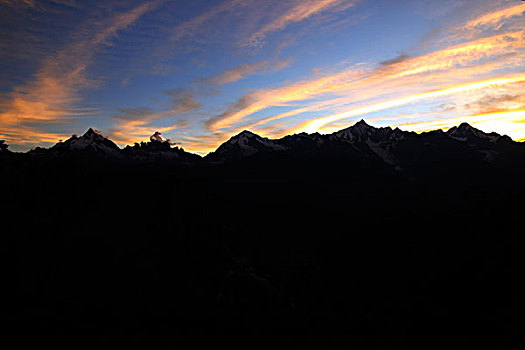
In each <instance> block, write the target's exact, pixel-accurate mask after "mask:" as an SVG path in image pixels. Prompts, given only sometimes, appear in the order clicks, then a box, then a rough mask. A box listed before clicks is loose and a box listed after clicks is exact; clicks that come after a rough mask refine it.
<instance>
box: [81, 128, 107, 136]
mask: <svg viewBox="0 0 525 350" xmlns="http://www.w3.org/2000/svg"><path fill="white" fill-rule="evenodd" d="M95 135H96V136H102V133H101V132H100V131H98V130H97V129H93V128H89V129H88V131H86V133H85V134H84V135H82V137H86V136H95ZM102 137H103V136H102Z"/></svg>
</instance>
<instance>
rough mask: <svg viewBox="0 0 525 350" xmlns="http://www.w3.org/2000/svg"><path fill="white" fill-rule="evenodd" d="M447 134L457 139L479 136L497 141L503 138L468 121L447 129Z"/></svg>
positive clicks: (462, 139)
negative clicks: (485, 131) (488, 132)
mask: <svg viewBox="0 0 525 350" xmlns="http://www.w3.org/2000/svg"><path fill="white" fill-rule="evenodd" d="M447 134H448V135H449V136H450V137H452V138H453V139H455V140H458V141H466V140H467V139H468V137H472V136H474V137H477V138H480V139H487V140H489V141H490V142H496V141H497V140H498V139H500V138H501V135H499V134H497V133H494V132H493V133H490V134H486V133H484V132H483V131H481V130H479V129H476V128H474V127H472V126H471V125H470V124H468V123H461V124H460V125H459V126H454V127H452V128H450V129H449V130H448V131H447Z"/></svg>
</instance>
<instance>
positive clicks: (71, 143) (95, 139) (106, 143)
mask: <svg viewBox="0 0 525 350" xmlns="http://www.w3.org/2000/svg"><path fill="white" fill-rule="evenodd" d="M51 149H61V150H70V151H74V150H90V151H95V152H98V153H100V152H102V153H109V152H112V153H114V152H119V151H120V148H119V147H118V146H117V145H116V144H115V143H114V142H113V141H111V140H109V139H108V138H106V137H104V136H102V133H101V132H100V131H98V130H96V129H93V128H89V129H88V131H86V133H85V134H84V135H82V136H81V137H78V135H76V134H75V135H72V136H71V137H70V138H69V139H67V140H66V141H64V142H59V143H57V144H56V145H55V146H53V147H52V148H51Z"/></svg>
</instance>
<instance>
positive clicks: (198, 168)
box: [0, 121, 525, 349]
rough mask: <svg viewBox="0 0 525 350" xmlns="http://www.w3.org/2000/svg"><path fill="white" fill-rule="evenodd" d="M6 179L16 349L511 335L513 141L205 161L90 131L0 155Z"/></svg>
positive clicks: (382, 132)
mask: <svg viewBox="0 0 525 350" xmlns="http://www.w3.org/2000/svg"><path fill="white" fill-rule="evenodd" d="M0 178H1V182H0V193H1V194H2V195H1V208H0V212H1V221H0V227H1V234H0V249H1V257H2V266H3V269H2V270H3V274H2V275H3V277H2V282H3V283H2V284H3V290H4V291H6V292H7V296H6V297H5V299H4V303H3V304H4V306H3V309H4V310H3V311H2V321H3V322H4V323H5V325H4V326H2V328H3V330H4V331H5V332H6V333H7V334H10V335H12V336H14V337H15V338H17V339H18V341H19V342H25V341H35V340H36V341H42V342H47V341H50V340H58V341H66V342H68V341H73V342H74V343H76V342H78V341H79V339H88V340H89V341H90V342H95V343H99V344H104V343H123V342H126V343H128V342H131V343H135V344H150V345H151V344H157V343H160V344H165V345H178V344H180V343H181V342H185V341H192V342H195V341H196V342H200V341H211V342H214V341H231V340H237V341H241V340H242V339H246V338H250V339H251V341H252V343H244V344H247V345H246V346H248V348H249V347H253V346H256V345H260V344H262V343H263V342H264V341H268V342H273V344H290V345H293V346H297V347H299V346H301V347H305V348H319V349H331V348H352V347H353V348H356V349H361V348H384V349H398V348H414V349H426V348H439V349H444V348H449V347H458V346H460V347H470V346H472V345H478V346H481V345H485V346H490V347H491V348H507V347H505V346H508V347H509V348H510V347H512V346H513V345H516V344H519V342H520V341H521V339H522V338H521V337H522V336H523V329H524V328H523V327H524V326H525V324H524V321H523V317H522V314H523V311H525V309H524V306H525V305H524V303H525V298H524V295H525V294H524V293H523V287H522V286H521V285H522V281H521V280H522V277H523V274H524V273H525V261H524V259H525V258H524V255H523V245H522V243H521V236H522V234H523V232H522V231H523V228H522V226H523V212H524V209H525V208H524V205H523V203H524V202H523V199H524V198H525V182H524V181H523V179H524V178H525V146H524V144H523V143H519V142H514V141H512V140H511V139H510V138H508V137H506V136H500V135H498V134H495V133H492V134H487V133H484V132H481V131H480V130H477V129H475V128H473V127H471V126H469V125H468V124H461V125H459V126H458V127H454V128H452V129H450V130H449V131H447V132H444V131H441V130H437V131H432V132H427V133H422V134H416V133H411V132H405V131H401V130H399V129H391V128H374V127H372V126H369V125H368V124H366V123H365V122H364V121H361V122H358V123H357V124H355V125H354V126H351V127H349V128H347V129H344V130H341V131H339V132H336V133H333V134H328V135H321V134H306V133H302V134H296V135H290V136H286V137H284V138H281V139H278V140H272V139H267V138H262V137H260V136H258V135H256V134H253V133H251V132H249V131H244V132H242V133H241V134H239V135H236V136H234V137H232V138H231V139H230V140H229V141H227V142H225V143H224V144H222V145H221V146H220V147H219V148H218V149H217V150H216V151H215V152H213V153H210V154H208V155H207V156H205V157H200V156H198V155H195V154H191V153H188V152H185V151H184V150H183V149H181V148H178V147H172V146H170V144H169V143H168V142H163V141H162V140H161V141H159V140H157V139H154V138H152V141H151V142H147V143H142V144H136V145H135V146H128V147H126V148H124V149H120V148H119V147H117V146H116V145H115V144H114V143H113V142H112V141H110V140H109V139H107V138H105V137H104V136H102V135H101V134H100V133H98V132H97V131H95V130H92V129H90V130H89V131H88V132H86V134H84V135H83V136H80V137H79V136H73V137H72V138H71V139H69V140H66V141H64V142H61V143H58V144H57V145H56V146H54V147H51V148H49V149H44V148H37V149H34V150H32V151H30V152H27V153H14V152H10V151H9V148H8V147H7V145H5V144H2V149H1V150H0ZM277 339H279V340H278V341H277ZM249 344H253V346H250V345H249Z"/></svg>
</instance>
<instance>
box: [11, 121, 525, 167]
mask: <svg viewBox="0 0 525 350" xmlns="http://www.w3.org/2000/svg"><path fill="white" fill-rule="evenodd" d="M160 135H161V134H160V133H159V132H155V134H154V135H152V136H151V137H150V141H148V142H141V143H135V144H134V145H133V146H130V145H127V146H125V147H124V148H120V147H119V146H118V145H117V144H115V143H114V142H113V141H112V140H110V139H109V138H108V137H105V136H104V135H103V134H102V133H101V132H100V131H98V130H96V129H94V128H89V129H88V130H87V131H86V132H85V133H84V134H83V135H82V136H78V135H76V134H75V135H72V136H71V137H70V138H69V139H67V140H65V141H63V142H62V141H60V142H58V143H57V144H55V145H54V146H51V147H49V148H42V147H37V148H35V149H33V150H30V151H28V152H25V153H13V152H9V151H8V150H7V145H6V144H5V143H3V149H5V150H7V152H9V153H12V154H29V155H30V156H34V157H37V158H38V157H40V158H46V157H47V158H53V157H61V156H64V155H70V156H75V155H81V156H83V157H91V158H105V159H117V160H122V161H133V162H137V161H138V162H141V161H149V162H157V161H162V162H174V163H177V164H180V165H184V166H192V165H196V164H210V165H213V164H224V163H231V162H238V161H242V160H243V159H247V158H251V157H255V156H259V157H260V156H264V157H272V156H273V155H276V154H284V155H288V156H292V155H295V156H298V155H301V156H307V155H308V154H310V155H312V154H321V153H323V154H332V155H335V154H339V153H340V154H350V153H355V152H358V153H360V154H361V155H364V156H367V157H369V158H378V159H380V160H381V161H382V162H384V163H386V164H388V165H389V166H392V167H394V168H396V169H397V170H401V168H402V165H401V164H402V163H403V162H405V161H404V160H403V159H402V158H404V156H402V154H401V153H402V149H403V147H405V146H404V145H405V144H413V145H412V146H411V147H418V148H421V147H423V148H424V147H428V146H429V145H430V146H431V145H434V146H435V147H438V148H440V147H441V148H443V147H445V144H447V143H449V142H453V144H452V145H449V146H446V147H456V148H458V147H459V148H468V149H471V150H474V151H476V152H477V153H479V154H481V155H482V156H483V157H484V159H485V160H486V161H493V160H494V159H495V158H497V157H498V155H499V154H501V153H502V152H505V151H504V150H503V148H505V147H506V146H509V145H522V144H523V143H520V142H516V141H513V140H512V139H511V138H510V137H508V136H507V135H499V134H497V133H495V132H491V133H485V132H483V131H481V130H479V129H476V128H475V127H472V126H471V125H469V124H468V123H461V124H460V125H458V126H454V127H452V128H450V129H449V130H447V131H443V130H442V129H437V130H432V131H428V132H423V133H419V134H418V133H415V132H410V131H402V130H400V129H399V128H397V127H396V128H391V127H374V126H371V125H369V124H368V123H366V121H365V120H364V119H361V120H360V121H358V122H356V123H355V124H353V125H351V126H349V127H347V128H344V129H341V130H339V131H336V132H333V133H331V134H319V133H312V134H308V133H304V132H303V133H298V134H291V135H286V136H284V137H281V138H278V139H270V138H267V137H263V136H260V135H258V134H256V133H254V132H252V131H249V130H243V131H241V132H240V133H238V134H236V135H233V136H231V137H230V138H229V139H228V140H227V141H225V142H223V143H222V144H221V145H219V147H217V149H216V150H215V151H213V152H210V153H208V154H206V155H204V156H200V155H198V154H195V153H192V152H187V151H185V150H184V149H183V148H182V147H178V146H174V144H173V143H172V142H171V141H170V140H169V139H168V140H165V139H163V138H162V137H161V136H160ZM438 144H439V145H438ZM4 153H6V152H4Z"/></svg>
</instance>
